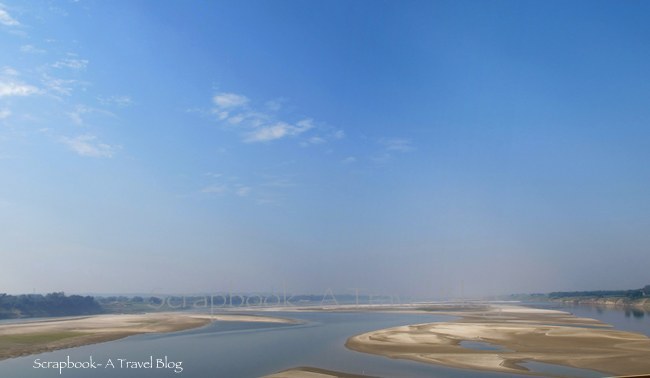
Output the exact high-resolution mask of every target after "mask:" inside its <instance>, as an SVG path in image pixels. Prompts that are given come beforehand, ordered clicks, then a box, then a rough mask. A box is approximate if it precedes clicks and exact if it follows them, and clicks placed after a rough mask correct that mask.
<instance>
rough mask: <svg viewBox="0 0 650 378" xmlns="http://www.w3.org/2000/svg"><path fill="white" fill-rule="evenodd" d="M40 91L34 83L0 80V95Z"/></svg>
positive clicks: (27, 93)
mask: <svg viewBox="0 0 650 378" xmlns="http://www.w3.org/2000/svg"><path fill="white" fill-rule="evenodd" d="M38 92H39V91H38V88H36V87H35V86H33V85H28V84H22V83H17V82H10V81H0V97H9V96H29V95H33V94H36V93H38Z"/></svg>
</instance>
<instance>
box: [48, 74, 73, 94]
mask: <svg viewBox="0 0 650 378" xmlns="http://www.w3.org/2000/svg"><path fill="white" fill-rule="evenodd" d="M42 82H43V84H44V85H45V87H47V89H49V90H50V91H52V92H55V93H57V94H60V95H64V96H70V95H71V94H72V89H73V87H74V86H75V85H77V84H79V82H78V81H77V80H66V79H58V78H55V77H51V76H48V75H43V80H42Z"/></svg>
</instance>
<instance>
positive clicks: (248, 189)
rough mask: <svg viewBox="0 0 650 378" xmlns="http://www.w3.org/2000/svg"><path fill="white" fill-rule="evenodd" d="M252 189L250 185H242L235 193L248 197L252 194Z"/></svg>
mask: <svg viewBox="0 0 650 378" xmlns="http://www.w3.org/2000/svg"><path fill="white" fill-rule="evenodd" d="M251 190H252V189H251V187H250V186H242V187H241V188H239V189H237V191H236V192H235V193H236V194H237V195H238V196H240V197H246V196H248V195H249V194H250V192H251Z"/></svg>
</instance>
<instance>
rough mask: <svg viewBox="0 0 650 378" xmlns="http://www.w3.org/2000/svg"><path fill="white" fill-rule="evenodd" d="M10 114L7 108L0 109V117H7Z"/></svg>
mask: <svg viewBox="0 0 650 378" xmlns="http://www.w3.org/2000/svg"><path fill="white" fill-rule="evenodd" d="M10 115H11V110H9V109H0V119H5V118H9V116H10Z"/></svg>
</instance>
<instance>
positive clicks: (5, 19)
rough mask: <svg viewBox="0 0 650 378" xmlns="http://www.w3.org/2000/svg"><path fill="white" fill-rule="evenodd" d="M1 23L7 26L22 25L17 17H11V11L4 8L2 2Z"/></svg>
mask: <svg viewBox="0 0 650 378" xmlns="http://www.w3.org/2000/svg"><path fill="white" fill-rule="evenodd" d="M0 24H2V25H5V26H18V25H20V22H18V20H16V19H15V18H13V17H11V15H10V14H9V12H7V11H6V10H4V9H3V7H2V5H1V4H0Z"/></svg>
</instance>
